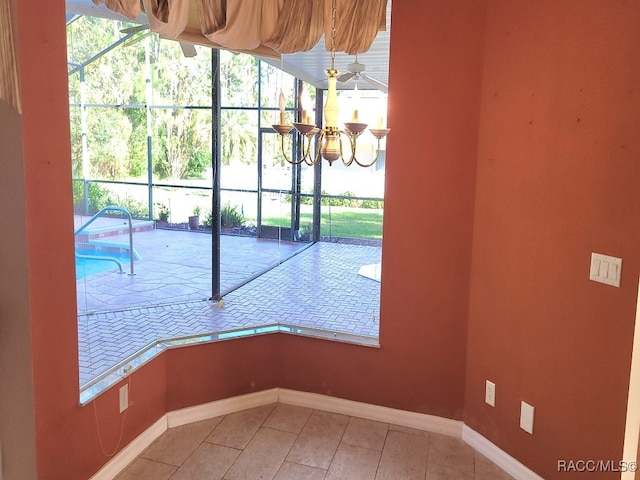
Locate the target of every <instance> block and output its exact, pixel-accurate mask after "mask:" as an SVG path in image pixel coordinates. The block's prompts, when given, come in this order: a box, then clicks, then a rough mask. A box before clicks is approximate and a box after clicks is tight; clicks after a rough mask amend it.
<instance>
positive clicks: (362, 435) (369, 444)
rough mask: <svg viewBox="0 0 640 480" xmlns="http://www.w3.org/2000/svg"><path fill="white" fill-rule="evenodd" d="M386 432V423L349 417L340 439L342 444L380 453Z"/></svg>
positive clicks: (387, 426) (387, 427) (387, 428)
mask: <svg viewBox="0 0 640 480" xmlns="http://www.w3.org/2000/svg"><path fill="white" fill-rule="evenodd" d="M388 430H389V424H388V423H381V422H374V421H373V420H364V419H362V418H356V417H351V419H350V420H349V425H347V429H346V430H345V432H344V436H343V437H342V443H346V444H348V445H353V446H355V447H362V448H370V449H371V450H378V451H380V452H381V451H382V447H384V440H385V438H387V431H388Z"/></svg>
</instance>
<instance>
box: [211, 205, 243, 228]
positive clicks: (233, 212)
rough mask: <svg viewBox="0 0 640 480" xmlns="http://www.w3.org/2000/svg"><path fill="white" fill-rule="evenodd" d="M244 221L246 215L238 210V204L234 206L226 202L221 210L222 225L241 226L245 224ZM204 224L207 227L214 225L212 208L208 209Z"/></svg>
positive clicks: (228, 226)
mask: <svg viewBox="0 0 640 480" xmlns="http://www.w3.org/2000/svg"><path fill="white" fill-rule="evenodd" d="M244 222H245V219H244V215H243V214H242V213H241V212H239V211H238V206H237V205H233V206H232V205H231V204H230V203H228V202H227V203H225V205H224V206H223V207H222V209H221V210H220V226H221V227H227V228H230V227H240V226H242V225H244ZM202 224H203V225H204V226H206V227H211V226H212V225H213V212H212V211H211V210H207V212H206V213H205V215H204V220H203V221H202Z"/></svg>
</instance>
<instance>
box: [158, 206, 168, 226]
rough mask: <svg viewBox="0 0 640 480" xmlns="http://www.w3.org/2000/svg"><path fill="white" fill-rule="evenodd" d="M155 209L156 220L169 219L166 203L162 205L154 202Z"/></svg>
mask: <svg viewBox="0 0 640 480" xmlns="http://www.w3.org/2000/svg"><path fill="white" fill-rule="evenodd" d="M156 211H157V212H158V218H157V220H158V221H160V222H168V221H169V208H168V207H167V206H166V205H164V204H163V203H156Z"/></svg>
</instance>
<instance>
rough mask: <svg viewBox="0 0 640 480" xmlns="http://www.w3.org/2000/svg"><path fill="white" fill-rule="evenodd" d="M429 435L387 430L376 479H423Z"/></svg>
mask: <svg viewBox="0 0 640 480" xmlns="http://www.w3.org/2000/svg"><path fill="white" fill-rule="evenodd" d="M428 453H429V437H423V436H421V435H411V434H408V433H403V432H398V431H395V430H391V431H389V433H388V434H387V440H386V442H385V444H384V449H383V450H382V458H381V459H380V465H379V466H378V472H377V473H376V480H398V479H402V480H414V479H415V480H424V478H425V474H426V471H427V455H428Z"/></svg>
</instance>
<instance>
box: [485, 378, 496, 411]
mask: <svg viewBox="0 0 640 480" xmlns="http://www.w3.org/2000/svg"><path fill="white" fill-rule="evenodd" d="M484 401H485V403H487V404H489V405H491V406H492V407H495V406H496V384H495V383H493V382H490V381H489V380H487V383H486V386H485V392H484Z"/></svg>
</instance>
